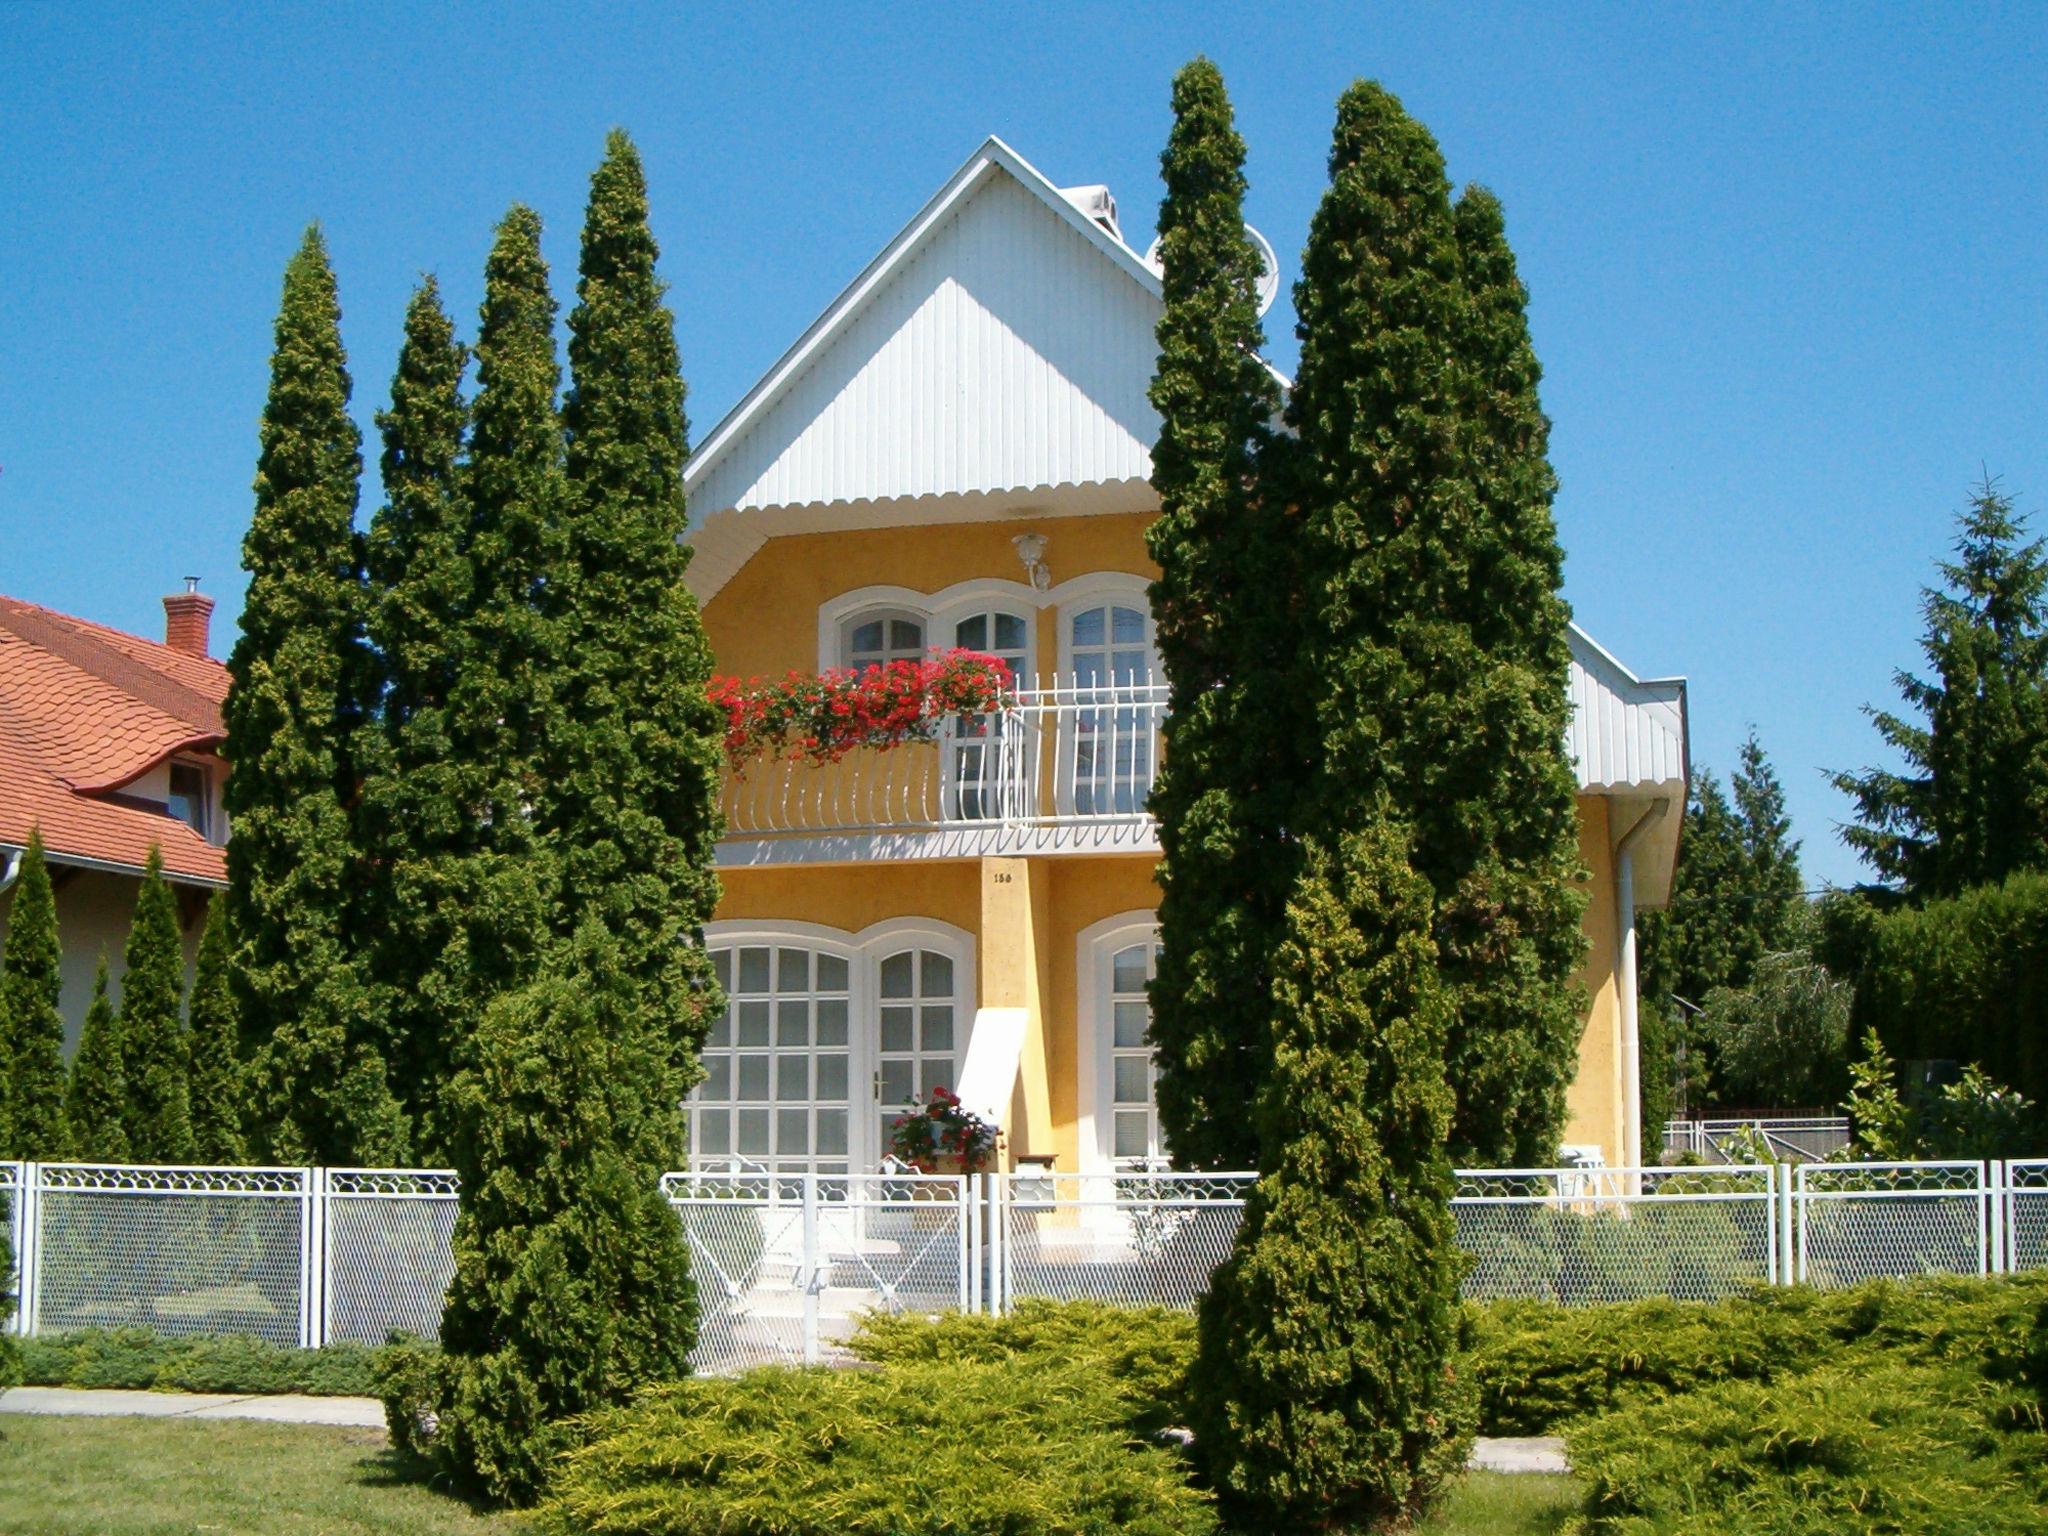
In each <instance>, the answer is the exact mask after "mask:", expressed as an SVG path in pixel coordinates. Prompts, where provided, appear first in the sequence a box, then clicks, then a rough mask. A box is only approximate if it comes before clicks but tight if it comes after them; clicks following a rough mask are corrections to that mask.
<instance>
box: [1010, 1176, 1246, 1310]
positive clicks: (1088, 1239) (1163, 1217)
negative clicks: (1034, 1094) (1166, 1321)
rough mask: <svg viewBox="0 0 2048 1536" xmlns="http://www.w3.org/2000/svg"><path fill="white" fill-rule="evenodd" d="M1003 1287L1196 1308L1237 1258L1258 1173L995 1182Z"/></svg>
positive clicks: (1014, 1292) (1017, 1293)
mask: <svg viewBox="0 0 2048 1536" xmlns="http://www.w3.org/2000/svg"><path fill="white" fill-rule="evenodd" d="M990 1178H991V1180H992V1188H993V1191H994V1193H993V1200H992V1204H993V1207H994V1209H995V1211H996V1213H997V1252H998V1255H999V1262H998V1264H997V1265H996V1273H997V1276H998V1281H997V1284H996V1285H995V1286H994V1287H993V1288H992V1290H993V1295H992V1298H991V1302H992V1310H996V1311H1002V1310H1006V1309H1007V1307H1008V1305H1009V1303H1010V1302H1011V1301H1013V1300H1016V1299H1017V1298H1020V1297H1026V1296H1042V1297H1050V1298H1053V1299H1055V1300H1059V1301H1074V1300H1080V1299H1084V1298H1085V1299H1087V1300H1091V1301H1108V1302H1115V1303H1118V1304H1120V1305H1123V1306H1163V1307H1192V1306H1193V1305H1194V1304H1195V1300H1196V1298H1198V1297H1199V1296H1200V1295H1201V1294H1202V1292H1203V1291H1205V1290H1207V1289H1208V1287H1209V1272H1210V1271H1211V1270H1213V1269H1214V1268H1215V1267H1216V1266H1217V1265H1218V1264H1220V1263H1222V1262H1223V1260H1224V1258H1225V1257H1226V1256H1227V1255H1228V1254H1229V1252H1230V1245H1231V1243H1232V1242H1233V1241H1234V1240H1235V1239H1236V1237H1237V1228H1238V1223H1239V1221H1240V1220H1241V1219H1242V1218H1243V1215H1244V1197H1245V1192H1246V1191H1247V1190H1248V1189H1249V1188H1250V1186H1251V1184H1252V1183H1253V1176H1252V1175H1251V1174H1235V1173H1221V1174H1205V1173H1079V1174H1076V1173H1055V1174H992V1175H990Z"/></svg>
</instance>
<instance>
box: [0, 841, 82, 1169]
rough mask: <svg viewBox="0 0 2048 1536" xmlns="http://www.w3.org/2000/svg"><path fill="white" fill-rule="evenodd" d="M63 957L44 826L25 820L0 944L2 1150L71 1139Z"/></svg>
mask: <svg viewBox="0 0 2048 1536" xmlns="http://www.w3.org/2000/svg"><path fill="white" fill-rule="evenodd" d="M63 958H64V952H63V948H62V946H61V944H60V943H59V941H58V938H57V897H56V893H55V891H54V890H53V889H52V888H51V885H50V869H49V865H48V864H47V863H45V862H44V859H43V839H42V834H41V832H40V831H39V830H37V829H35V828H31V829H30V830H29V835H28V846H27V847H26V848H24V849H23V850H22V854H21V872H20V874H19V875H18V876H17V877H16V880H15V886H14V900H13V904H12V905H11V906H10V907H9V908H8V910H7V944H6V948H5V949H4V950H0V1156H5V1157H15V1158H38V1159H44V1160H48V1159H56V1158H62V1157H63V1156H64V1155H65V1150H66V1147H67V1146H68V1144H69V1138H68V1136H67V1135H66V1133H65V1128H64V1015H63V1014H62V1013H60V1012H59V1011H58V1007H57V1003H58V997H59V992H60V989H61V987H62V985H63V978H62V974H61V971H60V967H61V965H62V963H63Z"/></svg>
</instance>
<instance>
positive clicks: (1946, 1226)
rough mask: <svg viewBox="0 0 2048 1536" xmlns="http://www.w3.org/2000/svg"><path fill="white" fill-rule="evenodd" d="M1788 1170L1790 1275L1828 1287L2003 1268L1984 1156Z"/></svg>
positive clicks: (1995, 1208)
mask: <svg viewBox="0 0 2048 1536" xmlns="http://www.w3.org/2000/svg"><path fill="white" fill-rule="evenodd" d="M1997 1166H1998V1165H1997V1164H1995V1163H1994V1164H1992V1165H1991V1167H1992V1168H1996V1167H1997ZM1793 1177H1794V1183H1793V1195H1792V1198H1793V1204H1794V1205H1795V1206H1796V1207H1797V1211H1798V1220H1797V1222H1796V1223H1795V1226H1796V1229H1797V1231H1798V1234H1799V1238H1798V1263H1797V1267H1796V1268H1795V1270H1794V1272H1793V1278H1794V1279H1795V1280H1798V1281H1801V1282H1804V1283H1805V1284H1808V1285H1817V1286H1821V1287H1822V1288H1824V1289H1830V1290H1832V1289H1835V1288H1838V1287H1841V1286H1848V1285H1856V1284H1858V1283H1860V1282H1862V1281H1864V1280H1874V1279H1877V1278H1879V1277H1881V1276H1898V1275H1919V1274H1936V1273H1939V1274H1954V1275H1982V1274H1988V1273H1990V1272H1991V1271H1992V1270H1994V1269H2001V1268H2003V1267H2004V1265H2003V1260H2002V1255H2001V1254H2000V1252H1999V1250H2000V1248H2001V1247H2002V1246H2003V1245H2002V1243H2000V1242H1999V1241H1997V1240H1996V1239H1997V1237H1998V1228H1999V1226H2000V1224H2001V1222H2000V1212H1999V1204H2000V1202H1999V1201H1998V1199H1996V1198H1995V1187H1994V1184H1993V1182H1992V1180H1991V1179H1990V1178H1989V1177H1988V1176H1987V1169H1986V1166H1985V1165H1984V1164H1983V1163H1970V1162H1927V1163H1808V1164H1805V1165H1803V1166H1801V1167H1799V1168H1797V1169H1795V1170H1793Z"/></svg>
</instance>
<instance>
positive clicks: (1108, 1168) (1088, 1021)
mask: <svg viewBox="0 0 2048 1536" xmlns="http://www.w3.org/2000/svg"><path fill="white" fill-rule="evenodd" d="M1158 942H1159V914H1158V912H1157V911H1154V910H1151V909H1140V910H1137V911H1132V912H1119V913H1117V914H1116V915H1115V916H1114V917H1105V918H1103V919H1102V920H1101V921H1100V922H1095V923H1090V924H1089V925H1088V926H1087V927H1086V928H1083V929H1082V930H1081V932H1080V934H1079V936H1078V937H1077V939H1076V940H1075V947H1074V977H1075V981H1076V983H1077V985H1076V988H1075V990H1076V993H1077V994H1078V995H1077V996H1076V998H1075V1003H1076V1007H1075V1039H1074V1055H1075V1058H1076V1063H1075V1065H1076V1068H1077V1078H1078V1081H1077V1082H1076V1084H1075V1087H1076V1089H1077V1090H1078V1092H1077V1102H1076V1109H1077V1111H1078V1112H1077V1114H1076V1117H1075V1118H1076V1121H1077V1124H1076V1127H1075V1129H1076V1137H1075V1140H1076V1142H1077V1143H1078V1147H1079V1151H1080V1158H1081V1171H1082V1172H1083V1173H1109V1172H1112V1171H1114V1169H1115V1168H1116V1156H1115V1149H1116V1139H1115V1138H1116V1125H1115V1097H1116V1093H1115V1076H1114V1074H1115V1066H1114V1060H1115V1056H1114V1052H1113V1050H1112V1042H1114V1041H1115V1039H1116V1033H1115V1027H1114V1018H1113V1013H1112V1008H1111V1003H1110V987H1111V974H1110V962H1111V960H1112V959H1114V957H1115V956H1116V954H1117V952H1118V951H1119V950H1124V949H1128V948H1129V947H1130V946H1131V945H1133V944H1156V943H1158ZM1155 1112H1156V1106H1155Z"/></svg>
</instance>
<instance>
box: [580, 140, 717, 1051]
mask: <svg viewBox="0 0 2048 1536" xmlns="http://www.w3.org/2000/svg"><path fill="white" fill-rule="evenodd" d="M657 255H658V252H657V250H656V247H655V242H654V235H653V232H652V231H651V230H650V229H649V228H648V223H647V183H646V178H645V176H644V174H643V172H642V170H641V165H640V156H639V153H638V151H637V150H635V149H634V147H633V144H632V141H631V140H630V139H629V138H627V137H626V135H625V134H624V133H623V132H621V131H618V130H614V131H613V132H612V134H611V136H610V138H609V139H608V140H607V141H606V145H605V157H604V160H603V163H602V164H600V165H599V166H598V168H597V171H596V172H595V173H594V174H593V175H592V177H591V182H590V202H589V206H588V209H587V210H586V213H585V218H584V226H583V244H582V259H581V265H580V270H579V275H578V279H577V285H576V294H577V301H578V302H577V305H576V308H575V309H574V310H573V311H572V312H571V313H570V316H569V367H570V375H571V389H570V392H569V394H568V397H567V398H566V399H565V400H564V401H563V405H562V425H563V428H564V432H565V435H566V440H567V459H566V469H567V474H568V481H569V519H568V565H567V570H566V572H565V576H564V581H563V598H564V621H565V622H564V631H563V635H562V644H563V647H564V655H565V657H566V658H567V660H566V664H565V666H564V668H563V671H562V677H563V684H564V688H563V695H562V698H561V700H560V704H559V710H558V713H557V716H556V722H557V725H558V731H557V734H556V738H555V741H554V743H553V744H552V750H551V752H550V772H549V775H548V778H549V783H548V786H547V801H546V803H547V808H548V809H547V813H546V816H545V817H544V822H545V824H546V826H547V827H548V828H549V830H551V831H553V832H554V833H555V834H556V835H557V838H558V840H559V846H560V857H561V860H562V891H561V898H560V899H561V904H562V911H563V912H564V913H566V914H568V915H569V921H570V922H572V923H581V922H582V921H583V918H584V917H585V915H587V914H588V915H595V916H596V917H598V919H599V920H600V921H601V922H602V923H603V925H604V927H605V929H606V930H607V931H608V932H609V933H610V934H611V936H612V938H613V939H614V940H615V941H616V942H617V944H618V945H619V949H620V954H621V956H622V963H623V964H624V966H625V967H626V971H627V974H628V975H629V976H630V977H631V978H632V980H633V982H634V984H635V986H636V987H637V988H638V990H639V996H640V1000H641V1004H642V1006H643V1007H645V1008H646V1009H648V1010H649V1013H650V1016H651V1017H652V1018H653V1019H654V1020H655V1021H656V1026H657V1028H658V1031H659V1033H660V1034H661V1035H662V1036H663V1037H664V1038H666V1039H667V1040H668V1041H669V1044H670V1047H671V1049H673V1050H674V1051H675V1052H676V1053H677V1064H678V1067H679V1069H680V1070H682V1071H683V1073H684V1075H685V1077H686V1079H687V1080H688V1082H694V1081H695V1080H696V1077H697V1073H698V1070H699V1069H698V1067H697V1065H696V1057H697V1049H698V1047H699V1046H700V1045H701V1044H702V1041H703V1035H704V1030H705V1029H706V1027H707V1026H708V1024H709V1021H710V1019H711V1018H712V1017H713V1016H714V1015H715V1013H716V1010H717V1007H718V1006H719V1005H718V1002H717V998H716V991H717V989H716V986H715V985H714V983H713V980H712V975H711V967H710V960H709V957H708V956H707V955H706V953H705V951H704V947H703V941H702V929H703V925H704V923H705V922H707V921H708V920H709V919H710V917H711V913H712V909H713V908H714V907H715V906H716V905H717V901H718V879H717V876H716V874H714V873H713V869H712V860H713V853H714V850H715V848H716V846H717V842H718V837H719V833H720V831H721V826H720V819H719V813H718V793H719V766H720V762H721V756H720V752H721V748H720V743H721V741H722V740H723V730H722V727H721V725H720V722H719V719H718V715H717V711H716V710H715V709H714V707H713V706H712V704H711V702H710V700H709V698H708V696H707V695H706V693H705V684H706V683H707V682H708V681H709V679H710V675H711V648H710V645H709V643H708V642H707V641H706V639H705V636H704V627H703V624H702V622H701V620H700V618H699V615H698V612H697V602H696V599H695V597H693V596H692V595H691V593H690V590H689V588H688V587H686V586H685V585H684V584H683V573H684V571H685V569H686V568H687V567H688V565H689V560H690V549H689V546H688V545H687V544H685V543H683V542H682V535H683V532H684V529H685V525H686V519H685V515H684V509H683V460H684V459H685V457H686V456H687V443H688V431H689V428H688V423H687V422H686V420H685V419H684V415H683V396H684V388H683V378H682V373H681V371H680V364H679V360H678V357H677V353H676V340H675V321H674V318H673V317H672V316H671V315H670V313H669V311H668V307H667V306H666V304H664V303H663V292H664V286H665V285H664V284H663V283H662V281H661V279H660V278H659V277H658V276H657V275H656V273H655V261H656V258H657ZM707 1010H708V1011H707Z"/></svg>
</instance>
